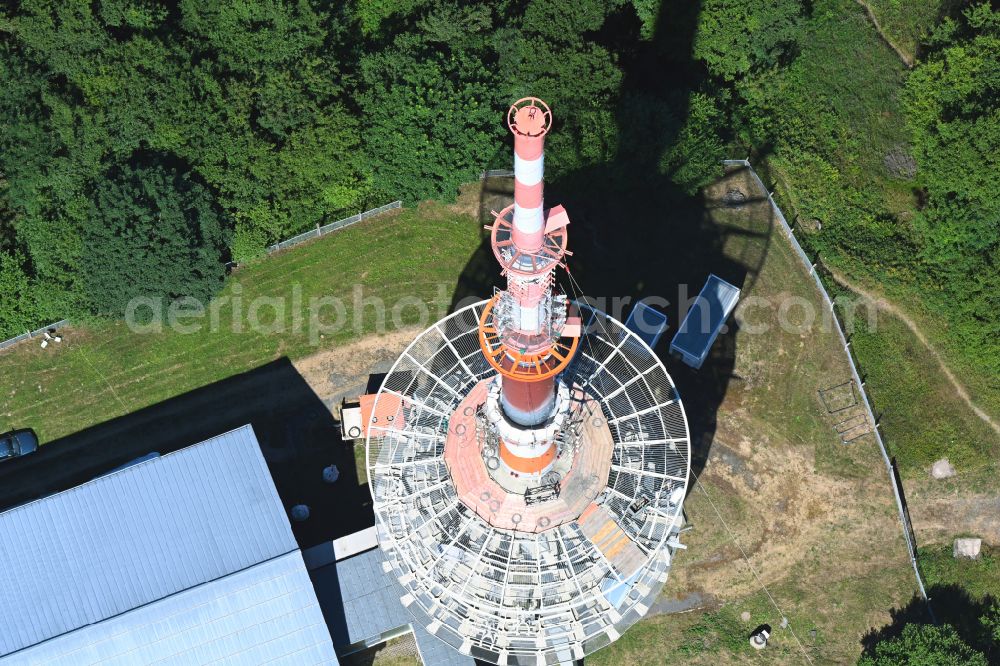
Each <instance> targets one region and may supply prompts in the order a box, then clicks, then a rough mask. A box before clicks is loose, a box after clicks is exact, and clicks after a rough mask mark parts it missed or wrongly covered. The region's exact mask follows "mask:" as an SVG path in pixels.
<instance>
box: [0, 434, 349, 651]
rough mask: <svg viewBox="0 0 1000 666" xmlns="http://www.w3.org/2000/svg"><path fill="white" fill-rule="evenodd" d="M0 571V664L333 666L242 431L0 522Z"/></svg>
mask: <svg viewBox="0 0 1000 666" xmlns="http://www.w3.org/2000/svg"><path fill="white" fill-rule="evenodd" d="M0 559H2V561H4V562H5V563H7V564H8V566H4V567H0V608H2V609H3V615H4V631H2V632H0V664H7V663H27V662H30V663H46V662H51V663H70V662H71V663H74V664H80V663H101V664H105V663H136V662H142V663H150V662H154V661H157V660H160V659H172V660H174V661H181V662H183V663H186V664H203V663H227V662H228V663H258V662H264V661H267V662H269V663H295V664H301V663H327V664H336V663H337V659H336V656H335V654H334V652H333V646H332V643H331V641H330V637H329V634H328V632H327V629H326V625H325V623H324V621H323V617H322V614H321V612H320V609H319V606H318V604H317V601H316V597H315V594H314V592H313V590H312V586H311V584H310V581H309V577H308V574H307V572H306V569H305V565H304V564H303V561H302V556H301V554H300V553H299V552H298V546H297V544H296V542H295V539H294V538H293V536H292V532H291V528H290V526H289V524H288V519H287V517H286V515H285V511H284V508H283V507H282V505H281V501H280V500H279V498H278V494H277V492H276V491H275V488H274V483H273V482H272V480H271V477H270V474H269V472H268V469H267V465H266V464H265V462H264V459H263V457H262V455H261V453H260V448H259V445H258V443H257V440H256V437H255V436H254V433H253V430H252V429H251V428H250V427H249V426H244V427H242V428H239V429H237V430H234V431H232V432H229V433H226V434H224V435H220V436H219V437H215V438H213V439H210V440H207V441H205V442H202V443H200V444H196V445H194V446H190V447H188V448H185V449H181V450H179V451H176V452H174V453H171V454H169V455H165V456H163V457H160V458H155V459H152V460H148V461H145V462H142V463H139V464H137V465H133V466H131V467H127V468H125V469H122V470H119V471H116V472H113V473H111V474H108V475H106V476H102V477H99V478H97V479H94V480H93V481H90V482H88V483H85V484H83V485H81V486H78V487H76V488H72V489H70V490H67V491H65V492H62V493H59V494H56V495H52V496H50V497H46V498H44V499H40V500H37V501H34V502H31V503H29V504H25V505H22V506H20V507H17V508H14V509H11V510H9V511H6V512H4V513H2V514H0ZM140 655H141V656H140Z"/></svg>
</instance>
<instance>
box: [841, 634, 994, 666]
mask: <svg viewBox="0 0 1000 666" xmlns="http://www.w3.org/2000/svg"><path fill="white" fill-rule="evenodd" d="M872 652H873V654H867V655H864V656H862V657H861V659H860V660H858V664H859V666H987V662H986V657H985V656H984V655H983V653H982V652H978V651H976V650H974V649H972V648H971V647H970V646H969V645H968V644H967V643H966V642H965V641H963V640H962V639H961V637H960V636H959V635H958V632H957V631H955V629H954V627H952V626H950V625H947V624H946V625H942V626H940V627H935V626H934V625H930V624H908V625H906V626H905V627H903V633H902V634H900V635H899V636H896V637H893V638H887V639H883V640H882V641H880V642H879V643H877V644H876V645H875V649H874V650H873V651H872Z"/></svg>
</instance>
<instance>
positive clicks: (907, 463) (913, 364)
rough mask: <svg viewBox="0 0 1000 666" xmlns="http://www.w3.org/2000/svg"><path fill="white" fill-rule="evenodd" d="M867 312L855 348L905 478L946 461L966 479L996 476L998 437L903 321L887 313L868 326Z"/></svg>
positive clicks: (999, 450)
mask: <svg viewBox="0 0 1000 666" xmlns="http://www.w3.org/2000/svg"><path fill="white" fill-rule="evenodd" d="M867 312H868V310H867V308H865V307H862V308H860V310H859V316H858V318H857V319H858V322H859V326H858V328H857V329H856V331H855V333H854V336H853V338H852V346H853V348H854V354H855V356H856V357H857V360H858V365H859V368H860V369H861V372H862V373H863V374H866V375H867V382H868V384H867V385H868V391H869V395H870V397H871V400H872V403H873V407H874V409H875V410H876V411H877V412H881V413H882V420H881V424H882V432H883V434H884V435H885V439H886V444H887V446H888V448H889V450H890V453H891V454H893V455H895V456H896V459H897V460H898V462H899V463H900V466H901V468H902V471H903V473H904V476H914V477H916V476H920V477H923V476H925V475H926V473H927V469H928V468H929V467H930V465H931V463H933V462H934V461H935V460H937V459H939V458H942V457H947V458H949V460H951V461H952V463H953V464H954V465H956V466H957V467H958V468H959V469H960V470H962V472H963V474H969V473H970V472H972V471H973V470H978V473H977V474H975V475H972V476H974V477H979V478H982V477H983V476H984V475H985V476H987V477H991V476H992V472H991V470H992V469H995V461H996V460H997V458H998V455H1000V446H998V442H997V440H996V435H995V433H994V432H993V431H992V430H991V429H990V428H989V426H987V425H986V424H985V423H983V422H982V421H981V420H980V419H979V418H978V417H977V416H976V415H975V414H974V413H973V412H972V411H971V410H970V409H969V408H968V407H967V406H966V404H965V403H964V402H962V400H961V399H960V398H959V397H958V396H957V395H956V394H955V390H954V388H953V387H952V386H951V384H950V383H948V381H947V379H946V378H945V377H944V375H943V374H942V373H941V370H940V368H939V366H938V364H937V362H936V361H935V360H934V359H933V358H932V357H930V355H929V354H928V353H927V350H926V348H925V347H924V346H923V345H922V344H921V343H920V341H919V340H917V339H916V338H915V337H914V336H913V334H912V333H911V332H910V330H909V329H908V328H906V326H905V325H904V324H903V323H902V322H901V321H899V320H898V319H895V318H894V317H892V316H890V315H888V314H886V313H884V312H883V313H879V315H878V318H877V319H876V320H875V326H869V325H868V317H867ZM965 478H969V477H965Z"/></svg>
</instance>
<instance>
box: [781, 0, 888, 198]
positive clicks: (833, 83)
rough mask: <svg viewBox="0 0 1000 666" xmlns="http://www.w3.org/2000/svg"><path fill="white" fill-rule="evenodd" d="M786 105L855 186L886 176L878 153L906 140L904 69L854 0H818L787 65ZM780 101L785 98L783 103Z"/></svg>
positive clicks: (881, 153) (866, 184)
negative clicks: (791, 105)
mask: <svg viewBox="0 0 1000 666" xmlns="http://www.w3.org/2000/svg"><path fill="white" fill-rule="evenodd" d="M792 72H793V73H794V76H793V79H792V81H793V83H792V89H791V90H789V91H788V95H787V99H788V102H789V103H792V102H794V101H795V100H799V101H798V104H799V105H800V106H799V107H798V108H797V111H798V112H799V114H800V115H801V116H802V118H801V121H800V122H802V123H804V124H806V126H809V125H812V126H813V129H812V130H811V131H810V130H807V131H809V132H810V133H811V135H812V136H813V137H825V138H827V140H828V141H829V142H830V143H829V144H827V145H822V146H819V148H820V150H821V151H823V152H824V153H828V154H825V155H824V156H825V157H827V158H828V159H830V160H831V161H832V162H833V163H834V164H836V165H838V166H840V167H841V168H842V171H843V172H844V173H845V175H846V176H848V177H849V178H853V179H855V182H856V183H857V184H858V185H864V186H868V185H869V183H868V179H869V178H871V177H872V175H876V176H879V177H882V176H883V175H884V174H885V169H884V167H883V158H884V156H885V154H886V153H887V152H888V151H889V150H891V149H892V148H893V147H894V146H895V145H897V144H899V143H901V142H904V141H906V139H907V134H906V130H905V127H904V123H903V117H902V109H901V105H900V100H899V91H900V89H901V87H902V84H903V80H904V77H905V72H906V70H905V68H904V66H903V65H902V64H901V63H900V61H899V58H898V57H897V56H896V54H895V53H893V52H892V50H891V49H889V48H888V47H887V46H886V45H885V44H884V43H883V42H882V41H881V39H880V38H879V36H878V34H877V33H876V32H875V30H874V29H873V28H872V26H871V23H870V21H869V20H868V18H867V16H866V15H865V13H864V10H863V9H862V8H861V7H860V6H858V5H857V3H856V2H854V1H853V0H819V1H818V2H817V3H816V4H815V7H814V11H813V20H812V21H810V29H809V33H808V35H807V36H806V39H805V41H804V43H803V46H802V52H801V54H800V55H799V57H798V58H797V59H796V61H795V63H794V64H793V65H792ZM784 100H785V98H784V97H783V101H784Z"/></svg>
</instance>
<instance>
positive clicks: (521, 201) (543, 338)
mask: <svg viewBox="0 0 1000 666" xmlns="http://www.w3.org/2000/svg"><path fill="white" fill-rule="evenodd" d="M507 124H508V126H509V127H510V130H511V132H512V133H513V134H514V204H513V205H512V206H508V207H507V208H505V209H504V210H503V211H501V212H500V213H498V214H496V219H495V221H494V224H493V225H492V226H491V227H488V228H489V229H490V230H491V231H492V238H491V240H492V246H493V253H494V255H495V256H496V258H497V260H498V261H499V263H500V266H501V268H502V270H503V274H504V275H505V276H506V277H507V289H506V290H505V291H502V292H500V293H499V294H497V295H496V296H494V298H493V299H492V300H491V301H490V302H489V304H488V305H487V306H486V308H485V310H484V312H483V316H482V318H481V320H480V331H479V337H480V343H481V345H482V347H483V353H484V354H486V358H487V360H489V362H490V363H491V364H492V365H493V366H494V367H495V368H496V369H497V371H498V372H499V373H500V375H501V381H502V386H501V391H500V402H501V404H502V406H503V416H504V419H503V422H501V423H500V424H499V426H500V428H499V429H500V439H501V443H502V446H501V450H500V459H501V460H502V461H503V462H504V464H505V465H507V467H509V468H510V469H511V470H512V471H514V472H516V473H519V474H542V473H544V472H545V471H546V470H547V469H548V468H549V467H550V466H551V464H552V462H553V461H554V460H555V457H556V442H555V440H554V433H555V432H556V429H554V428H552V427H550V422H551V421H552V420H553V417H554V414H555V413H556V412H557V411H558V402H559V399H560V397H559V390H558V382H557V377H558V375H559V373H560V372H562V370H564V369H565V368H566V366H567V365H569V362H570V361H571V360H572V357H573V354H574V352H575V350H576V346H577V343H578V341H579V322H578V320H574V318H573V317H570V316H569V315H568V309H567V301H566V298H565V296H562V295H557V294H554V292H553V283H554V275H553V271H554V270H555V268H556V267H557V266H560V265H562V263H563V259H564V257H565V255H566V254H567V250H566V243H567V233H566V232H567V230H566V227H567V225H568V224H569V217H568V216H567V214H566V211H565V209H564V208H563V207H562V206H556V207H554V208H551V209H548V210H546V209H545V208H544V196H543V195H544V181H543V176H544V160H545V135H546V133H548V131H549V128H550V127H551V125H552V113H551V111H550V110H549V107H548V105H546V104H545V102H543V101H541V100H540V99H537V98H534V97H526V98H524V99H521V100H518V101H517V102H515V103H514V104H513V105H512V106H511V107H510V110H509V112H508V114H507Z"/></svg>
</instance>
